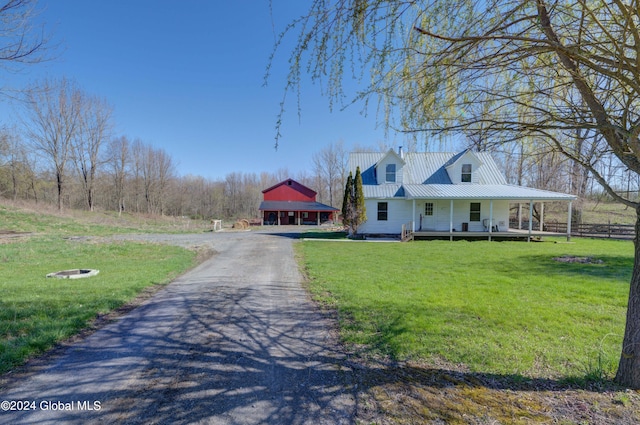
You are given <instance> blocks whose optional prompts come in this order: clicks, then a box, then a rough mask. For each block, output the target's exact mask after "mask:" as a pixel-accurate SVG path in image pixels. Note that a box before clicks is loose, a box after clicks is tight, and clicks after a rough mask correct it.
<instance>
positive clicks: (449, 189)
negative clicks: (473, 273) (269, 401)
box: [365, 184, 576, 201]
mask: <svg viewBox="0 0 640 425" xmlns="http://www.w3.org/2000/svg"><path fill="white" fill-rule="evenodd" d="M404 188H405V193H406V195H407V196H406V197H407V199H505V200H514V201H515V200H521V201H529V200H531V201H534V200H545V201H570V200H572V199H576V197H575V196H573V195H567V194H565V193H559V192H551V191H548V190H540V189H533V188H530V187H522V186H515V185H510V184H409V185H405V187H404ZM365 193H366V192H365Z"/></svg>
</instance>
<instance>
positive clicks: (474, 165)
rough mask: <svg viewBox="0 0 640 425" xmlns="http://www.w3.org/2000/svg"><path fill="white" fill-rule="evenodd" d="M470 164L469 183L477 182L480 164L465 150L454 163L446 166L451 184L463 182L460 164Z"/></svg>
mask: <svg viewBox="0 0 640 425" xmlns="http://www.w3.org/2000/svg"><path fill="white" fill-rule="evenodd" d="M463 164H471V184H478V182H479V180H480V178H479V176H480V173H478V168H479V167H480V165H481V162H480V160H478V158H477V157H476V156H475V155H474V154H473V153H472V152H470V151H467V152H466V153H465V154H464V155H462V157H460V158H459V159H458V160H457V161H456V162H455V163H453V164H452V165H451V166H450V167H448V168H447V172H448V173H449V178H450V179H451V182H452V183H453V184H465V183H462V165H463ZM467 184H468V183H467Z"/></svg>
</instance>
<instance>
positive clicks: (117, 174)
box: [108, 136, 131, 216]
mask: <svg viewBox="0 0 640 425" xmlns="http://www.w3.org/2000/svg"><path fill="white" fill-rule="evenodd" d="M130 149H131V142H129V139H127V137H126V136H121V137H118V138H115V139H112V140H111V141H110V142H109V149H108V150H109V156H108V163H109V168H110V170H111V176H112V179H113V188H114V197H115V200H116V204H117V207H116V208H117V210H118V216H121V215H122V212H123V211H124V210H125V183H126V181H127V174H128V166H129V156H130V153H129V151H130Z"/></svg>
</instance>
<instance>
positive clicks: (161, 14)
mask: <svg viewBox="0 0 640 425" xmlns="http://www.w3.org/2000/svg"><path fill="white" fill-rule="evenodd" d="M306 4H307V3H306V2H304V1H300V0H273V2H272V6H273V14H270V12H269V0H236V1H228V0H183V1H175V0H173V1H167V0H40V2H39V8H40V9H42V12H41V14H40V16H39V20H41V21H42V22H43V23H44V24H45V25H46V30H47V31H48V32H49V33H50V34H51V36H52V43H53V44H57V45H58V47H57V49H56V56H55V59H54V60H51V61H48V62H46V63H42V64H37V65H34V66H31V67H28V68H26V69H25V70H24V71H23V72H22V73H20V74H19V75H15V76H8V79H7V78H5V82H6V81H10V82H11V84H14V85H16V86H20V85H21V84H26V83H28V82H33V81H37V80H42V79H44V78H59V77H67V78H70V79H74V80H75V81H76V82H77V83H78V84H79V85H80V87H81V88H82V89H83V90H84V91H85V92H87V93H88V94H92V95H98V96H101V97H103V98H105V99H106V100H107V101H108V102H109V103H110V104H111V105H112V106H113V108H114V123H115V125H116V128H115V134H116V135H126V136H128V137H129V138H131V139H135V138H140V139H141V140H142V141H144V142H146V143H148V144H150V145H153V146H155V147H158V148H162V149H164V150H166V151H167V152H168V153H169V154H170V155H171V157H172V158H173V159H174V161H175V163H176V165H177V171H178V174H180V175H187V174H192V175H200V176H203V177H206V178H209V179H219V178H224V176H225V175H226V174H228V173H231V172H245V173H246V172H256V173H260V172H262V171H267V172H275V171H277V170H278V169H281V168H287V169H288V170H290V172H291V174H293V175H294V176H295V175H297V174H298V173H300V172H304V171H307V172H309V173H311V172H312V160H311V156H312V153H313V152H317V151H319V150H320V149H322V148H323V147H324V146H326V145H328V144H329V143H332V142H337V141H339V140H342V141H344V143H345V145H346V146H347V147H348V148H349V147H351V146H354V145H356V144H357V145H360V146H376V145H377V144H378V143H379V142H380V141H386V142H387V143H389V144H394V142H396V144H402V142H401V140H402V138H403V136H395V135H393V134H392V135H390V136H389V137H388V138H387V139H385V134H384V131H383V130H382V128H379V127H377V126H376V120H375V110H372V111H369V116H368V117H366V118H365V117H363V116H362V115H361V113H360V112H361V107H360V106H359V105H354V106H351V107H349V108H347V109H346V110H345V111H334V112H333V113H331V112H330V111H329V103H328V99H327V98H325V97H323V96H322V95H321V90H320V87H319V86H313V85H310V84H308V85H306V86H305V87H304V90H303V93H302V98H301V100H302V117H301V121H299V120H298V116H297V106H296V103H295V99H294V98H293V97H290V99H289V102H288V104H287V107H286V110H287V112H286V114H285V117H284V124H283V127H282V130H281V132H282V138H281V140H280V145H279V148H278V150H275V149H274V136H275V124H276V116H277V113H278V111H279V104H280V101H281V99H282V96H283V93H284V92H283V88H284V85H285V81H286V74H287V71H288V67H287V66H288V63H287V59H288V53H289V51H288V49H287V45H285V46H284V47H283V49H282V50H281V51H280V53H279V54H278V55H277V56H276V61H275V66H274V68H273V70H272V72H271V74H272V77H271V78H270V79H269V81H268V86H267V87H264V86H263V82H264V75H265V69H266V65H267V62H268V58H269V55H270V53H271V51H272V48H273V44H274V40H275V36H276V34H278V33H279V32H280V31H281V30H282V29H283V28H284V27H285V25H286V24H287V23H288V22H290V21H291V20H292V19H293V18H295V17H297V16H299V15H301V14H303V13H304V12H305V8H306ZM289 41H290V42H293V41H295V40H293V38H290V39H289ZM289 47H290V46H289ZM1 107H2V108H5V107H6V104H5V105H1ZM0 112H1V116H2V117H4V118H3V120H4V124H11V121H12V120H14V118H12V116H11V115H10V114H7V113H5V112H2V111H0Z"/></svg>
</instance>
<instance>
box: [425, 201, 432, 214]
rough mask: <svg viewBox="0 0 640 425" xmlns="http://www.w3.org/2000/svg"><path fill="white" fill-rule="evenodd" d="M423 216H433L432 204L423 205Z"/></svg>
mask: <svg viewBox="0 0 640 425" xmlns="http://www.w3.org/2000/svg"><path fill="white" fill-rule="evenodd" d="M424 215H433V202H427V203H426V204H424Z"/></svg>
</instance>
